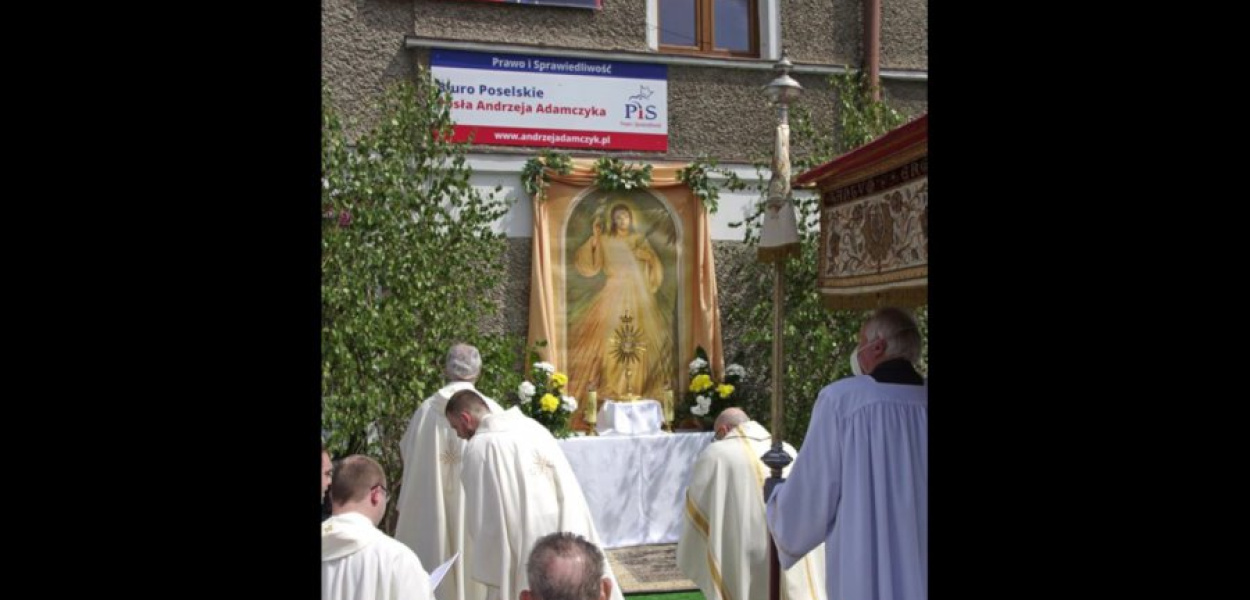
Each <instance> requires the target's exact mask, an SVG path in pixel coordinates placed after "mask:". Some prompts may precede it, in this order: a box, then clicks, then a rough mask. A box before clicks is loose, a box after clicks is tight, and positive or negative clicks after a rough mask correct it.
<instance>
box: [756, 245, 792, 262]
mask: <svg viewBox="0 0 1250 600" xmlns="http://www.w3.org/2000/svg"><path fill="white" fill-rule="evenodd" d="M798 255H799V244H798V243H797V242H795V243H793V244H786V245H784V246H773V247H771V248H759V249H758V251H757V252H756V256H757V257H758V258H759V262H762V263H774V262H777V261H779V260H785V259H786V258H787V257H791V256H798Z"/></svg>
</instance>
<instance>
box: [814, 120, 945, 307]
mask: <svg viewBox="0 0 1250 600" xmlns="http://www.w3.org/2000/svg"><path fill="white" fill-rule="evenodd" d="M928 173H929V115H928V114H927V113H926V114H925V115H922V116H921V117H919V118H917V119H915V120H914V121H911V122H910V123H907V124H906V125H903V126H901V127H899V128H898V129H895V130H893V131H891V132H889V133H887V134H885V135H883V136H881V137H880V138H878V139H876V140H874V141H872V142H870V143H868V144H865V145H864V146H861V147H859V148H857V149H855V150H853V151H851V152H848V153H846V154H843V155H842V156H839V157H838V158H835V159H833V160H831V161H829V162H827V163H825V164H823V165H820V166H818V167H815V168H813V169H811V170H809V171H807V172H806V173H803V174H802V175H799V176H798V178H797V179H796V180H795V183H797V184H800V185H803V184H815V185H816V187H817V188H818V189H819V190H820V198H821V209H820V232H821V237H820V265H819V271H818V272H817V285H818V286H819V287H820V293H821V296H822V298H823V301H824V304H825V306H826V307H828V308H831V309H870V308H876V307H878V306H884V305H893V306H919V305H922V304H926V303H927V302H928V282H929V177H928Z"/></svg>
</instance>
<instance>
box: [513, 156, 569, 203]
mask: <svg viewBox="0 0 1250 600" xmlns="http://www.w3.org/2000/svg"><path fill="white" fill-rule="evenodd" d="M547 169H552V170H553V171H555V172H557V173H559V174H561V175H568V174H569V173H572V172H573V159H572V158H571V157H569V155H568V154H565V153H563V152H556V151H554V150H543V151H541V152H539V153H538V156H536V157H534V158H531V159H529V160H527V161H525V166H524V167H523V168H522V169H521V185H522V186H523V187H524V188H525V193H527V194H529V195H530V197H532V198H538V199H539V200H546V199H547V186H548V185H550V184H551V175H550V174H549V173H547Z"/></svg>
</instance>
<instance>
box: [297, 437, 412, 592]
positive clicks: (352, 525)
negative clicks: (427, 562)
mask: <svg viewBox="0 0 1250 600" xmlns="http://www.w3.org/2000/svg"><path fill="white" fill-rule="evenodd" d="M388 499H389V493H388V492H387V489H386V474H385V473H384V472H383V471H382V465H380V464H378V461H376V460H373V459H372V458H369V457H368V456H362V455H360V454H354V455H352V456H348V457H347V458H344V459H343V460H341V461H339V464H338V467H337V468H336V469H335V471H334V477H333V479H332V481H331V482H330V504H331V507H332V508H331V514H332V516H331V517H330V518H329V519H326V520H325V521H324V522H322V523H321V598H322V600H372V599H377V600H430V599H431V598H433V597H434V594H433V590H431V589H430V577H429V575H428V574H426V572H425V569H424V568H423V567H422V566H421V559H419V558H417V555H416V554H414V553H413V551H412V549H410V548H408V546H405V545H403V544H401V543H399V542H397V541H395V540H394V539H392V538H391V537H390V536H388V535H386V534H385V533H383V532H382V531H381V530H379V529H378V528H377V524H378V523H379V522H380V521H381V520H382V516H383V515H385V514H386V502H387V500H388Z"/></svg>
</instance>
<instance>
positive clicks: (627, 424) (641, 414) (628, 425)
mask: <svg viewBox="0 0 1250 600" xmlns="http://www.w3.org/2000/svg"><path fill="white" fill-rule="evenodd" d="M663 423H664V412H663V410H662V409H661V407H660V403H659V402H656V401H655V400H635V401H633V402H615V401H612V400H608V401H606V402H604V403H603V407H602V408H600V409H599V415H598V417H597V418H596V422H595V431H598V432H599V435H603V436H610V435H646V434H651V433H659V432H660V426H661V425H663Z"/></svg>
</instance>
